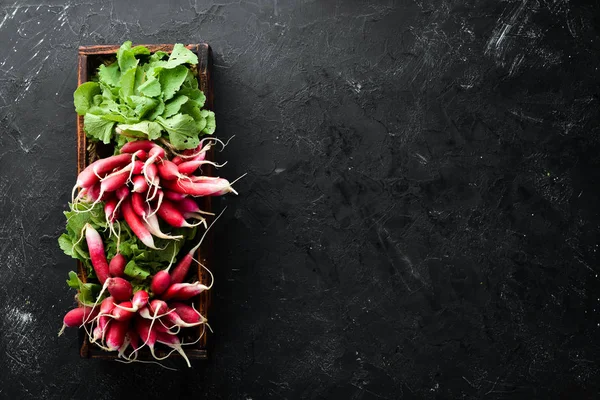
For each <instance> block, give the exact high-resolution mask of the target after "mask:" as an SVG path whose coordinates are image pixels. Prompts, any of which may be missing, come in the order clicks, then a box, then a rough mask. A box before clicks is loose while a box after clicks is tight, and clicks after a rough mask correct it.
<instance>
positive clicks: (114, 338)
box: [106, 321, 129, 351]
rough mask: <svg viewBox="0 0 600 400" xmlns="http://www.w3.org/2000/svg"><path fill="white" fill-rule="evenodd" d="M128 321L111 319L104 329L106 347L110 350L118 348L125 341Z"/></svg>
mask: <svg viewBox="0 0 600 400" xmlns="http://www.w3.org/2000/svg"><path fill="white" fill-rule="evenodd" d="M128 329H129V321H112V322H111V324H110V325H109V326H108V329H107V331H106V347H107V348H108V349H109V350H110V351H114V350H118V349H119V348H120V347H121V346H122V345H123V342H124V341H125V334H126V333H127V330H128Z"/></svg>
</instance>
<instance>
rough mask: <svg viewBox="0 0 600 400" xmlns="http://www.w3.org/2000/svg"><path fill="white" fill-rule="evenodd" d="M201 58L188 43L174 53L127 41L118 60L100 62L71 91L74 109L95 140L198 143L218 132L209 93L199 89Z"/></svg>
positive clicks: (191, 145) (177, 145)
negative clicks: (206, 107) (208, 106)
mask: <svg viewBox="0 0 600 400" xmlns="http://www.w3.org/2000/svg"><path fill="white" fill-rule="evenodd" d="M197 63H198V57H197V56H196V55H195V54H194V53H193V52H192V51H190V50H188V49H186V48H185V46H184V45H182V44H180V43H178V44H176V45H175V46H173V50H172V52H171V54H170V55H168V54H167V53H165V52H162V51H157V52H155V53H154V54H150V51H149V50H148V49H147V48H146V47H144V46H136V47H131V42H125V43H123V45H122V46H121V47H120V48H119V50H118V51H117V58H116V61H115V62H112V63H111V64H107V65H101V66H100V67H99V68H98V72H97V74H96V75H95V76H94V78H93V81H90V82H86V83H83V84H81V85H80V86H79V87H78V88H77V90H75V93H74V95H73V102H74V105H75V111H76V112H77V114H79V115H83V116H84V118H83V122H84V124H83V127H84V130H85V132H86V134H87V136H88V137H89V138H91V139H94V140H98V141H102V142H103V143H106V144H108V143H110V142H111V141H112V140H115V141H116V142H117V145H118V146H119V147H120V146H122V145H123V144H125V143H126V142H127V141H131V140H137V139H141V138H143V139H146V138H147V139H150V140H156V139H158V138H160V137H161V136H164V137H165V138H166V139H167V140H169V142H171V144H172V145H173V146H174V147H175V148H176V149H179V150H183V149H192V148H195V147H197V146H198V144H199V142H200V139H199V136H200V135H202V134H209V135H210V134H212V133H214V131H215V128H216V123H215V114H214V113H213V112H212V111H208V110H204V109H203V108H202V107H204V103H205V101H206V97H205V95H204V93H203V92H202V91H201V90H200V89H199V88H198V80H197V78H196V75H195V68H189V67H188V65H194V64H197Z"/></svg>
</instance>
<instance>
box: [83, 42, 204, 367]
mask: <svg viewBox="0 0 600 400" xmlns="http://www.w3.org/2000/svg"><path fill="white" fill-rule="evenodd" d="M145 46H146V47H147V48H148V49H149V50H150V51H151V52H155V51H159V50H161V51H165V52H167V53H170V52H171V50H172V49H173V45H172V44H151V45H145ZM119 47H120V46H112V45H111V46H82V47H79V67H78V82H77V84H78V85H81V84H82V83H84V82H87V81H88V80H90V79H91V77H92V75H93V74H94V73H95V72H96V70H97V68H98V67H99V66H100V64H102V63H103V62H106V61H108V60H110V59H111V58H112V59H115V58H116V53H117V50H118V49H119ZM186 47H187V48H188V49H190V50H192V51H193V52H194V53H196V54H197V55H198V65H197V72H198V84H199V87H200V89H201V90H202V91H203V92H204V94H205V96H206V104H205V108H207V109H209V110H214V108H213V107H214V104H213V102H214V93H213V85H212V80H211V70H212V51H211V49H210V46H209V45H208V44H206V43H200V44H190V45H187V46H186ZM92 148H93V150H94V151H90V150H91V149H92ZM111 154H112V148H109V147H108V146H104V145H102V144H101V143H100V144H91V143H88V141H87V138H86V136H85V132H84V131H83V117H82V116H78V117H77V173H78V174H79V173H80V172H81V171H82V170H83V169H84V168H85V167H87V166H88V165H89V164H90V163H91V162H93V161H95V160H96V159H97V158H98V156H100V157H104V156H109V155H111ZM212 157H213V153H212V151H210V153H209V154H207V158H209V159H212ZM209 167H210V166H209ZM205 173H207V174H209V175H212V168H206V169H205ZM200 202H201V203H200V206H201V207H202V208H203V209H204V210H206V211H211V201H210V197H203V198H201V199H200ZM200 235H201V233H200V231H199V233H198V235H197V236H196V238H197V239H199V238H200ZM211 249H212V235H211V234H210V232H209V233H208V234H207V235H206V238H205V239H204V242H203V243H202V246H201V248H200V249H199V250H198V253H197V254H196V259H197V260H201V261H202V263H203V264H204V265H205V266H206V267H207V268H209V269H211V271H212V268H213V265H212V263H211V257H210V255H211ZM184 250H185V249H184ZM77 271H78V274H79V278H80V279H81V280H82V281H84V282H85V281H86V279H87V277H86V276H85V273H84V266H83V264H82V263H81V262H79V261H78V263H77ZM196 274H197V276H198V277H199V280H200V282H202V283H205V284H208V283H209V282H210V275H209V274H208V273H207V272H206V271H205V270H204V269H203V268H202V267H200V266H198V269H197V271H196ZM209 305H210V291H206V292H204V293H202V294H201V295H200V296H199V298H198V300H197V303H196V306H197V309H198V311H200V313H201V314H202V315H204V316H205V317H207V318H208V317H209V316H208V308H209ZM203 329H204V328H202V327H199V328H197V331H196V332H195V334H196V335H197V334H199V333H200V332H201V331H202V330H203ZM209 333H210V331H209V330H208V329H206V332H205V333H204V336H203V337H202V339H201V340H200V341H199V342H198V343H197V344H195V345H190V346H185V352H186V354H187V356H188V358H189V359H190V360H192V359H206V358H207V350H206V346H207V336H208V334H209ZM189 336H190V337H191V336H193V335H189ZM196 337H197V336H196ZM79 342H80V345H81V348H80V355H81V357H84V358H98V359H106V360H112V359H116V358H117V354H116V352H107V351H104V350H102V349H100V348H99V347H97V346H96V345H94V344H91V343H90V342H89V341H88V339H87V336H86V335H85V334H84V332H83V329H80V332H79ZM167 352H168V351H166V350H165V349H163V348H161V349H159V348H158V346H157V349H156V351H155V354H156V355H157V356H159V357H160V356H164V355H166V354H167ZM171 357H173V358H180V357H181V356H180V355H179V354H178V353H173V354H172V355H171ZM171 357H169V358H171ZM138 359H140V360H152V359H153V358H152V356H151V355H150V352H149V351H148V349H147V348H144V349H143V350H140V352H139V356H138Z"/></svg>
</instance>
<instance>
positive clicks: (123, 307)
mask: <svg viewBox="0 0 600 400" xmlns="http://www.w3.org/2000/svg"><path fill="white" fill-rule="evenodd" d="M131 308H132V304H131V301H124V302H122V303H120V304H117V306H116V307H115V308H113V310H112V316H113V318H114V319H116V320H117V321H128V320H130V319H131V318H132V317H133V316H134V315H135V311H133V312H132V311H129V310H130V309H131Z"/></svg>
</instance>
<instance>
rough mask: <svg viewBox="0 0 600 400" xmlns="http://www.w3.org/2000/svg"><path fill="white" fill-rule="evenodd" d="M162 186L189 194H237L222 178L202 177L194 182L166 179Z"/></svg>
mask: <svg viewBox="0 0 600 400" xmlns="http://www.w3.org/2000/svg"><path fill="white" fill-rule="evenodd" d="M164 186H165V187H166V188H167V189H171V190H173V191H175V192H179V193H185V194H189V195H191V196H215V195H217V194H224V193H234V194H237V192H236V191H235V190H233V188H232V187H231V185H230V184H229V181H228V180H227V179H224V178H215V179H204V180H202V181H200V180H197V181H195V182H189V181H185V180H178V181H167V182H164Z"/></svg>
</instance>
